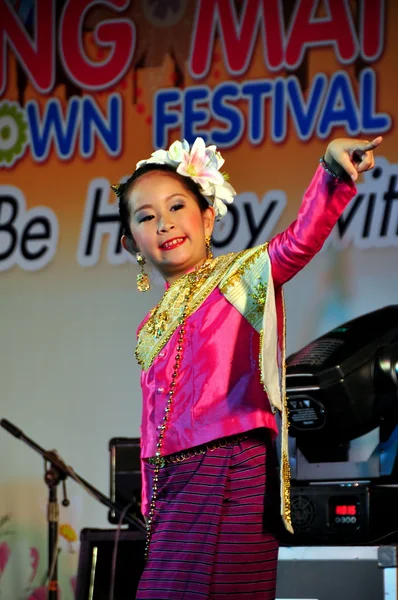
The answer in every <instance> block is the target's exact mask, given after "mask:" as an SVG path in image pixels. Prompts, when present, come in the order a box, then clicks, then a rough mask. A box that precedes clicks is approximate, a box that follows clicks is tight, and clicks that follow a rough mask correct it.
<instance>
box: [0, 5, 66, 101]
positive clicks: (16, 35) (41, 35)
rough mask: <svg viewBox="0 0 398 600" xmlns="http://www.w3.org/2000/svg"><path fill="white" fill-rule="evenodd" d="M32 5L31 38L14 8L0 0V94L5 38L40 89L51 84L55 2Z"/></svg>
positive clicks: (4, 76)
mask: <svg viewBox="0 0 398 600" xmlns="http://www.w3.org/2000/svg"><path fill="white" fill-rule="evenodd" d="M34 6H35V15H34V19H33V22H34V28H35V39H34V40H33V41H32V40H31V38H30V37H29V36H28V34H27V33H26V30H25V28H24V26H23V24H22V23H21V21H20V19H19V18H18V16H17V15H16V14H15V11H14V9H13V8H12V7H11V6H10V5H9V4H8V2H7V1H6V0H0V94H2V93H3V92H4V89H5V86H6V83H7V52H6V43H7V42H8V43H9V44H10V46H12V48H13V50H14V52H15V55H16V56H17V57H18V60H19V62H20V64H22V65H23V67H24V69H25V71H26V74H27V77H28V79H29V80H30V81H31V82H32V83H33V85H34V86H35V88H36V89H37V90H38V91H39V92H42V93H46V92H49V91H50V90H51V88H52V86H53V83H54V62H53V61H54V37H55V36H54V22H53V21H54V2H53V0H37V2H34Z"/></svg>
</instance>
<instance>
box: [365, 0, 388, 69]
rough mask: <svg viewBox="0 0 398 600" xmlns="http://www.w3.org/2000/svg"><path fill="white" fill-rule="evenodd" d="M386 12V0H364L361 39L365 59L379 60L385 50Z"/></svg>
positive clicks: (369, 60)
mask: <svg viewBox="0 0 398 600" xmlns="http://www.w3.org/2000/svg"><path fill="white" fill-rule="evenodd" d="M385 14H386V8H385V6H384V0H362V2H361V26H360V39H361V50H362V53H361V54H362V58H363V59H364V60H365V61H368V62H373V61H375V60H377V59H378V58H379V57H380V55H381V53H382V52H383V50H384V41H385V40H384V34H385V31H384V27H385Z"/></svg>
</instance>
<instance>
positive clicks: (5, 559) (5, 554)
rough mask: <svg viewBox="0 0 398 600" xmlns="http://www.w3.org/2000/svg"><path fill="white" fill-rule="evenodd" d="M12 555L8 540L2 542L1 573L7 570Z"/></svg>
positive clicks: (0, 545) (0, 551)
mask: <svg viewBox="0 0 398 600" xmlns="http://www.w3.org/2000/svg"><path fill="white" fill-rule="evenodd" d="M10 555H11V548H10V546H9V545H8V544H7V542H2V543H1V544H0V575H1V574H2V573H3V572H4V571H5V568H6V566H7V563H8V559H9V558H10Z"/></svg>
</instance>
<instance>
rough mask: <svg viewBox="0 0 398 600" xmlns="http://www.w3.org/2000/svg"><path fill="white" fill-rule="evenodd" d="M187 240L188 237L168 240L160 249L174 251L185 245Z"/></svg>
mask: <svg viewBox="0 0 398 600" xmlns="http://www.w3.org/2000/svg"><path fill="white" fill-rule="evenodd" d="M186 239H187V238H186V237H184V238H180V237H178V238H173V239H171V240H167V242H164V244H162V245H161V246H159V248H160V249H161V250H174V248H178V246H181V244H183V243H184V242H185V240H186Z"/></svg>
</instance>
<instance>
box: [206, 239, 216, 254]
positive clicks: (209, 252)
mask: <svg viewBox="0 0 398 600" xmlns="http://www.w3.org/2000/svg"><path fill="white" fill-rule="evenodd" d="M205 242H206V251H207V258H214V256H213V252H212V249H211V236H210V235H206V237H205Z"/></svg>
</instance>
